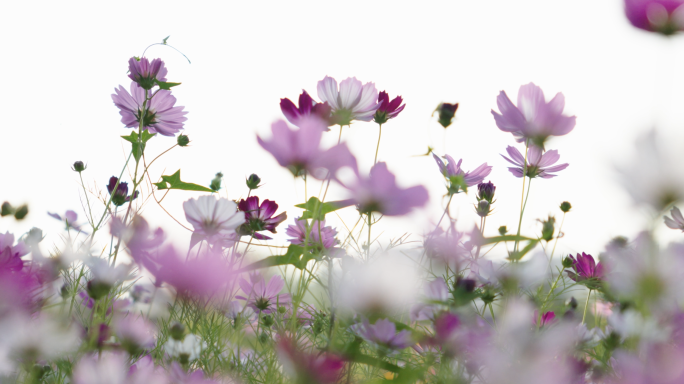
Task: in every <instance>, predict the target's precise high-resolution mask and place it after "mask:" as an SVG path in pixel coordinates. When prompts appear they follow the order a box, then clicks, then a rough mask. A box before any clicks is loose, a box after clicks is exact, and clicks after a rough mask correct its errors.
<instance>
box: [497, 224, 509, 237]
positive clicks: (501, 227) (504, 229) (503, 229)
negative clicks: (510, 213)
mask: <svg viewBox="0 0 684 384" xmlns="http://www.w3.org/2000/svg"><path fill="white" fill-rule="evenodd" d="M506 233H508V228H506V226H505V225H502V226H500V227H499V235H501V236H504V235H505V234H506Z"/></svg>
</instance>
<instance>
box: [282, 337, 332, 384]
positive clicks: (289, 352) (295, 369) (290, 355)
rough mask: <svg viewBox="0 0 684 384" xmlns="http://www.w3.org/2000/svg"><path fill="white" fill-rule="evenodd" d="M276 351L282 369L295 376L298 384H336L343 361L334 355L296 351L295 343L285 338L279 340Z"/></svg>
mask: <svg viewBox="0 0 684 384" xmlns="http://www.w3.org/2000/svg"><path fill="white" fill-rule="evenodd" d="M277 350H278V356H279V357H280V360H281V361H282V363H283V368H284V369H285V371H287V372H288V373H290V374H291V375H293V376H296V377H297V382H298V383H318V384H333V383H337V382H338V380H339V378H340V374H341V372H342V367H344V361H343V360H342V359H341V358H339V357H337V356H335V355H332V354H329V353H326V354H318V353H316V354H307V353H304V352H300V351H298V350H297V346H296V343H295V341H293V340H292V339H289V338H286V337H282V338H281V339H280V341H279V342H278V344H277Z"/></svg>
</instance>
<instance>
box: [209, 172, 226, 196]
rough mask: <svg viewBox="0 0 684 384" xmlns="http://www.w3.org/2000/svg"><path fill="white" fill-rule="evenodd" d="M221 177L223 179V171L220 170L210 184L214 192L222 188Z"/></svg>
mask: <svg viewBox="0 0 684 384" xmlns="http://www.w3.org/2000/svg"><path fill="white" fill-rule="evenodd" d="M221 179H223V173H221V172H218V173H217V174H216V177H214V179H213V180H212V181H211V184H209V188H211V190H212V191H214V192H216V191H218V190H219V189H221Z"/></svg>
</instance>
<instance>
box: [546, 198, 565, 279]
mask: <svg viewBox="0 0 684 384" xmlns="http://www.w3.org/2000/svg"><path fill="white" fill-rule="evenodd" d="M564 222H565V212H563V218H562V219H561V224H560V227H558V236H556V241H555V242H554V243H553V249H551V257H549V268H551V261H552V260H553V254H554V253H555V252H556V245H558V238H559V237H560V234H561V230H562V229H563V223H564ZM552 273H553V272H552Z"/></svg>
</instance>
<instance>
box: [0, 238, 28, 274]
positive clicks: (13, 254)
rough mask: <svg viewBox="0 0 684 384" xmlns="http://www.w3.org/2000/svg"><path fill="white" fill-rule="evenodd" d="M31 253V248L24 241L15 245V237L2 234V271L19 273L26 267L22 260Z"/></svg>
mask: <svg viewBox="0 0 684 384" xmlns="http://www.w3.org/2000/svg"><path fill="white" fill-rule="evenodd" d="M28 253H29V247H28V246H26V244H24V242H23V241H18V242H17V244H14V235H13V234H11V233H9V232H5V234H4V235H3V234H0V269H3V270H8V271H13V272H17V271H20V270H21V269H22V268H23V267H24V261H23V260H22V259H21V257H22V256H25V255H27V254H28Z"/></svg>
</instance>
